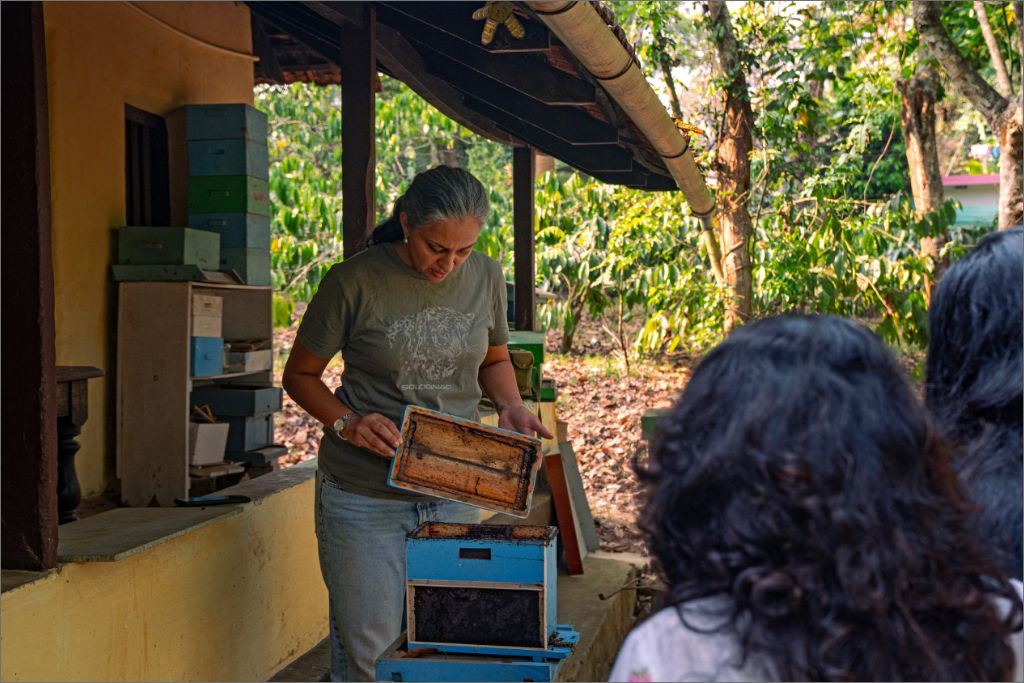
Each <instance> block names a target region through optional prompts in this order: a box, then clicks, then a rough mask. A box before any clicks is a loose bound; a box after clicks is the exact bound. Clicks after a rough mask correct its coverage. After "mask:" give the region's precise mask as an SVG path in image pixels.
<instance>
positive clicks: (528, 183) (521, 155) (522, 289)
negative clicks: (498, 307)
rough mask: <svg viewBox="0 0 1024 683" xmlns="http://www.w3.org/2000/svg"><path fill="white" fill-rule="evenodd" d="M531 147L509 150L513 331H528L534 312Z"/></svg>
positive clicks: (533, 160)
mask: <svg viewBox="0 0 1024 683" xmlns="http://www.w3.org/2000/svg"><path fill="white" fill-rule="evenodd" d="M535 163H536V162H535V157H534V153H533V148H532V147H516V148H515V149H513V150H512V215H513V224H514V225H515V256H516V258H515V283H516V286H515V293H516V297H515V315H516V322H515V328H516V329H517V330H532V329H533V328H534V319H535V316H536V309H537V297H536V293H535V291H534V286H535V280H536V272H537V271H536V264H535V262H534V260H535V256H536V252H535V250H534V244H533V215H534V211H533V209H534V197H533V191H534V165H535Z"/></svg>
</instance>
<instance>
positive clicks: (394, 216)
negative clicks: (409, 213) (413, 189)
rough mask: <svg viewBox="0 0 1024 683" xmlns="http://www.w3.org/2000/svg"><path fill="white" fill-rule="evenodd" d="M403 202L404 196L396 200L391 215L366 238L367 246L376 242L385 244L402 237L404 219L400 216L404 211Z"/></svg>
mask: <svg viewBox="0 0 1024 683" xmlns="http://www.w3.org/2000/svg"><path fill="white" fill-rule="evenodd" d="M401 204H402V198H401V197H399V198H398V199H396V200H395V206H394V208H392V209H391V217H390V218H388V219H387V220H386V221H384V222H383V223H381V224H380V225H378V226H377V227H375V228H374V229H373V232H372V233H370V238H369V239H368V240H366V246H368V247H370V246H373V245H374V244H384V243H385V242H398V241H399V240H401V239H402V237H403V233H402V221H401V219H400V218H399V216H400V215H401V212H402V210H401V208H400V207H401Z"/></svg>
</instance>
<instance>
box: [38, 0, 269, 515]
mask: <svg viewBox="0 0 1024 683" xmlns="http://www.w3.org/2000/svg"><path fill="white" fill-rule="evenodd" d="M139 5H140V6H142V7H143V8H144V9H145V10H146V11H148V12H150V13H152V14H155V15H158V16H159V17H160V18H161V19H163V20H164V21H166V22H168V23H170V24H172V25H173V26H175V27H177V28H179V29H181V30H182V31H185V32H187V33H189V34H191V35H193V36H196V37H198V38H201V39H203V40H206V41H208V42H210V43H214V44H216V45H220V46H223V47H227V48H230V49H233V50H238V51H243V52H251V51H252V50H251V48H252V40H251V29H250V23H249V10H248V8H247V7H246V6H245V5H244V4H242V3H239V2H210V3H205V2H203V3H187V2H182V3H173V2H145V3H139ZM43 10H44V14H43V16H44V22H45V27H46V60H47V65H46V68H47V79H48V81H49V116H50V165H51V201H52V206H53V267H54V280H55V283H54V284H55V307H56V329H57V363H58V364H59V365H94V366H96V367H99V368H101V369H102V370H104V371H105V372H106V373H107V377H106V379H104V380H92V381H91V383H90V386H89V420H88V422H87V423H86V425H85V428H84V429H83V430H82V435H81V437H80V438H79V443H80V444H81V445H82V450H81V451H79V454H78V456H77V458H76V465H77V469H78V474H79V480H80V483H81V486H82V493H83V495H84V496H90V495H93V494H96V493H99V492H101V491H103V490H104V488H106V486H107V485H108V484H109V483H111V482H112V481H113V479H114V434H115V430H114V418H113V414H114V387H115V383H114V373H115V369H114V367H113V359H114V353H115V350H114V345H115V343H116V327H115V320H116V317H117V305H116V289H115V286H114V284H113V282H112V281H111V278H110V263H111V258H112V257H113V256H114V255H115V253H116V242H115V241H114V239H113V233H112V230H111V229H112V228H116V227H118V226H121V225H123V224H124V221H125V177H124V168H125V159H124V106H125V104H130V105H132V106H134V107H138V108H139V109H143V110H145V111H148V112H152V113H155V114H159V115H165V114H166V113H167V112H169V111H170V110H172V109H174V108H176V107H180V106H181V105H183V104H188V103H226V102H247V103H250V104H251V103H252V101H253V92H252V89H253V65H252V62H251V61H249V60H247V59H245V58H240V57H236V56H231V55H227V54H224V53H222V52H218V51H215V50H211V49H209V48H207V47H204V46H202V45H199V44H197V43H195V42H193V41H190V40H188V39H187V38H184V37H182V36H180V35H177V34H175V33H174V32H172V31H170V30H168V29H167V28H165V27H163V26H161V25H159V24H157V23H155V22H153V21H152V20H150V19H148V18H147V17H145V16H143V15H141V14H139V13H138V12H136V11H135V10H133V9H132V8H131V7H130V6H129V5H128V4H127V3H122V2H109V3H100V2H47V3H45V4H44V7H43ZM182 144H183V143H182V141H181V140H176V139H174V138H173V137H172V138H171V139H170V148H171V155H172V159H171V163H172V168H175V167H178V168H180V167H181V164H180V158H181V155H178V156H177V157H175V154H174V152H175V149H176V148H180V147H179V146H180V145H182ZM176 162H177V163H176ZM180 185H181V183H180V181H179V182H177V183H175V182H174V178H173V172H172V192H174V194H172V198H173V197H177V198H178V199H179V203H178V204H177V205H172V221H173V222H175V223H177V224H183V223H184V221H186V220H187V219H186V214H185V211H184V207H183V206H181V204H180V199H181V197H182V194H181V192H180ZM172 201H173V200H172Z"/></svg>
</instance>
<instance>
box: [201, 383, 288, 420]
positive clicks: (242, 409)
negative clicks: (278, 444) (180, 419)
mask: <svg viewBox="0 0 1024 683" xmlns="http://www.w3.org/2000/svg"><path fill="white" fill-rule="evenodd" d="M281 398H282V392H281V388H280V387H247V386H238V387H234V386H215V387H196V388H195V389H193V390H192V395H191V398H190V401H191V403H192V405H194V406H202V405H207V406H210V410H211V411H212V412H213V414H214V416H215V417H218V418H219V417H229V416H230V417H248V416H251V417H260V416H263V415H267V414H269V413H273V412H276V411H278V410H281Z"/></svg>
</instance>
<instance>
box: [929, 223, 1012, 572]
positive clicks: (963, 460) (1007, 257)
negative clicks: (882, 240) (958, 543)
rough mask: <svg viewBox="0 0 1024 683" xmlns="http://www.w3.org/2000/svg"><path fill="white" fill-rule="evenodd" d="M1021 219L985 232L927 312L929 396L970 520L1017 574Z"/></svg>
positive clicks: (982, 541)
mask: <svg viewBox="0 0 1024 683" xmlns="http://www.w3.org/2000/svg"><path fill="white" fill-rule="evenodd" d="M1022 262H1024V229H1022V228H1020V227H1017V228H1013V229H1011V230H1004V231H1000V232H997V233H994V234H991V235H988V236H987V237H986V238H985V239H983V240H982V241H981V243H980V244H978V246H977V247H976V248H974V249H973V250H972V251H970V252H969V253H968V254H967V255H966V256H964V257H963V258H962V259H960V260H959V261H957V262H956V263H954V264H953V265H952V266H951V267H950V268H949V270H947V271H946V273H945V274H944V275H943V276H942V280H941V281H940V282H939V286H938V287H937V288H936V289H935V293H934V295H933V296H932V303H931V310H930V311H929V314H928V319H929V327H930V330H929V332H930V341H929V344H928V363H927V381H926V384H925V403H926V405H927V406H928V409H929V410H930V411H931V412H932V414H933V415H934V416H935V419H936V422H937V423H938V425H939V427H940V428H941V429H942V430H943V431H944V432H945V433H946V435H947V437H948V438H949V439H950V440H951V441H952V442H953V443H954V445H955V446H956V447H957V450H958V453H957V455H956V456H955V457H954V459H953V463H954V468H955V469H956V470H957V472H958V473H959V474H960V477H961V479H962V481H963V482H964V484H965V486H966V487H967V493H968V496H969V497H970V498H971V499H972V500H973V501H974V502H975V503H976V504H977V505H978V508H979V509H978V510H977V512H976V514H975V517H974V520H973V524H972V530H973V531H974V532H975V534H976V535H977V538H978V542H979V544H980V545H981V546H982V547H983V548H984V549H985V551H986V552H988V553H989V554H990V555H991V556H992V557H993V558H995V559H996V561H997V562H998V563H999V564H1000V566H1002V567H1003V569H1004V570H1005V571H1006V572H1007V573H1009V574H1010V575H1011V576H1015V577H1017V578H1021V574H1022V564H1024V557H1022V553H1021V536H1022V535H1024V524H1022V515H1024V511H1022V508H1021V496H1022V486H1021V481H1022V477H1024V453H1022V447H1024V444H1022V430H1024V366H1022V363H1021V354H1022V346H1024V328H1022V326H1024V310H1022V304H1021V298H1022V288H1024V265H1022Z"/></svg>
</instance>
